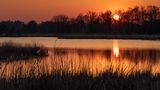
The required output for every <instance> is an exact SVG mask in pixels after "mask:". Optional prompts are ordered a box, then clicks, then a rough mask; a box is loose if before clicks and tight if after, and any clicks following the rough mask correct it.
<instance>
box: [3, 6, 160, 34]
mask: <svg viewBox="0 0 160 90" xmlns="http://www.w3.org/2000/svg"><path fill="white" fill-rule="evenodd" d="M115 14H118V15H119V16H120V20H119V21H116V20H114V19H113V15H114V14H113V13H112V12H111V11H109V10H107V11H106V12H103V13H100V14H97V13H95V12H91V11H90V12H87V13H86V14H79V15H78V16H77V17H76V18H69V17H68V16H65V15H57V16H54V17H53V18H52V19H51V20H50V21H46V22H41V23H40V24H38V23H37V22H35V21H30V22H29V23H27V24H25V23H24V22H21V21H2V22H0V35H21V34H53V35H55V34H160V7H157V6H147V7H138V6H136V7H134V8H129V9H128V10H127V11H123V10H118V11H116V12H115Z"/></svg>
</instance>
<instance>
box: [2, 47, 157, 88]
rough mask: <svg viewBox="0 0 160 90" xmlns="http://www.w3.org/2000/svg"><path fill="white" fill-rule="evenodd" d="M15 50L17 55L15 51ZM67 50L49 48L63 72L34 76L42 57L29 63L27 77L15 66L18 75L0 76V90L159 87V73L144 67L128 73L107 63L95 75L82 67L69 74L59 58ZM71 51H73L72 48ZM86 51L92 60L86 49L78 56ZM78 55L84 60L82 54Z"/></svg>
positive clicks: (92, 56) (53, 59)
mask: <svg viewBox="0 0 160 90" xmlns="http://www.w3.org/2000/svg"><path fill="white" fill-rule="evenodd" d="M4 45H5V48H2V49H3V50H6V49H8V48H7V47H10V48H11V49H9V50H13V51H14V50H15V52H16V50H19V48H20V47H19V46H18V48H16V49H15V47H14V49H12V48H13V47H11V46H14V45H11V46H6V45H7V44H4ZM9 45H10V44H9ZM15 46H17V45H15ZM32 47H33V46H32ZM21 48H22V51H21V52H24V51H23V47H22V46H21ZM25 48H26V47H25ZM29 48H30V47H29ZM27 49H28V48H27ZM36 50H37V49H36ZM17 53H18V54H19V51H18V52H17ZM25 53H26V52H25ZM67 53H68V50H67V49H58V48H55V49H54V50H53V56H52V60H50V61H51V62H53V61H55V62H61V63H63V64H62V65H57V66H58V68H60V69H62V68H65V71H63V70H62V71H61V70H57V71H55V72H54V73H50V74H45V73H46V72H45V71H44V72H43V70H42V71H41V72H40V73H43V74H42V75H38V76H39V77H37V76H36V75H35V73H34V69H36V70H37V69H38V70H40V67H39V66H38V64H39V62H42V63H43V64H47V63H44V62H43V61H46V60H37V61H36V62H32V63H35V66H33V67H31V69H30V70H31V71H30V75H29V77H23V75H21V74H23V72H21V69H22V68H19V69H18V71H16V72H17V73H19V72H20V75H19V76H18V77H14V78H10V79H6V78H0V90H159V89H160V75H159V74H154V75H153V73H152V71H151V69H148V70H146V71H130V73H129V74H126V75H124V71H125V69H121V65H118V66H119V67H117V69H116V70H114V69H113V68H114V67H113V66H112V65H111V66H110V69H108V70H106V71H104V72H103V73H100V74H99V75H96V76H92V75H90V74H89V73H88V72H87V70H85V69H84V70H83V71H80V72H79V73H77V74H73V73H72V72H70V70H69V69H68V68H67V67H65V65H66V64H67V63H65V60H68V61H69V58H67V57H66V58H65V60H63V59H64V58H63V57H64V56H65V55H67ZM72 53H74V50H73V51H72ZM89 53H92V55H91V56H90V55H89V56H90V58H89V59H91V60H92V59H93V58H95V57H94V55H95V54H94V51H89V52H88V53H87V52H86V51H85V53H83V51H81V50H78V55H80V56H83V54H85V55H87V54H89ZM10 54H12V53H9V55H10ZM15 54H16V53H15ZM18 54H16V55H18ZM5 55H8V53H7V52H6V54H5ZM29 55H30V54H29ZM31 55H34V53H32V54H31ZM55 56H56V57H55ZM79 58H80V59H84V58H82V57H79ZM56 60H57V61H56ZM87 60H88V59H87ZM91 60H90V61H89V60H88V61H87V62H88V63H85V64H86V65H89V63H91ZM80 61H81V62H80V63H82V60H80ZM25 63H26V62H25ZM49 63H50V62H49ZM21 64H22V63H21ZM26 64H27V63H26ZM26 64H25V65H26ZM50 64H51V65H52V64H53V66H56V65H55V64H57V63H50ZM69 64H70V65H69V66H70V67H71V69H74V68H75V66H74V65H73V62H72V60H71V61H70V62H69ZM48 67H49V66H48ZM77 67H79V66H77ZM87 67H89V66H87ZM43 69H44V68H43ZM79 69H80V68H79ZM4 70H5V69H4Z"/></svg>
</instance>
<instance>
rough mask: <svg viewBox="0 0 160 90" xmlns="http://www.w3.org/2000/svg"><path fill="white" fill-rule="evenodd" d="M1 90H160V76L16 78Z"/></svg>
mask: <svg viewBox="0 0 160 90" xmlns="http://www.w3.org/2000/svg"><path fill="white" fill-rule="evenodd" d="M0 89H1V90H159V89H160V75H157V76H152V75H151V73H150V72H148V71H147V72H143V73H140V72H137V73H135V74H131V75H128V76H123V75H122V74H120V73H119V72H115V73H113V72H110V71H109V72H106V73H104V74H102V75H100V76H97V77H92V76H89V75H87V74H85V73H81V74H79V75H75V76H73V75H70V74H60V73H57V74H54V75H50V76H45V75H43V76H41V77H39V78H36V77H34V76H33V77H30V78H16V79H15V78H14V79H11V80H5V79H1V80H0Z"/></svg>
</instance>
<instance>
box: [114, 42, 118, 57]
mask: <svg viewBox="0 0 160 90" xmlns="http://www.w3.org/2000/svg"><path fill="white" fill-rule="evenodd" d="M113 55H114V56H116V57H118V56H119V46H118V41H116V40H115V41H113Z"/></svg>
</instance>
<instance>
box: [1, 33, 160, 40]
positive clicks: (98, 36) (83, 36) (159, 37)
mask: <svg viewBox="0 0 160 90" xmlns="http://www.w3.org/2000/svg"><path fill="white" fill-rule="evenodd" d="M1 37H57V38H58V39H132V40H134V39H135V40H136V39H138V40H160V35H110V34H108V35H106V34H35V35H31V34H30V35H29V34H28V35H26V34H24V35H0V38H1Z"/></svg>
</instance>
